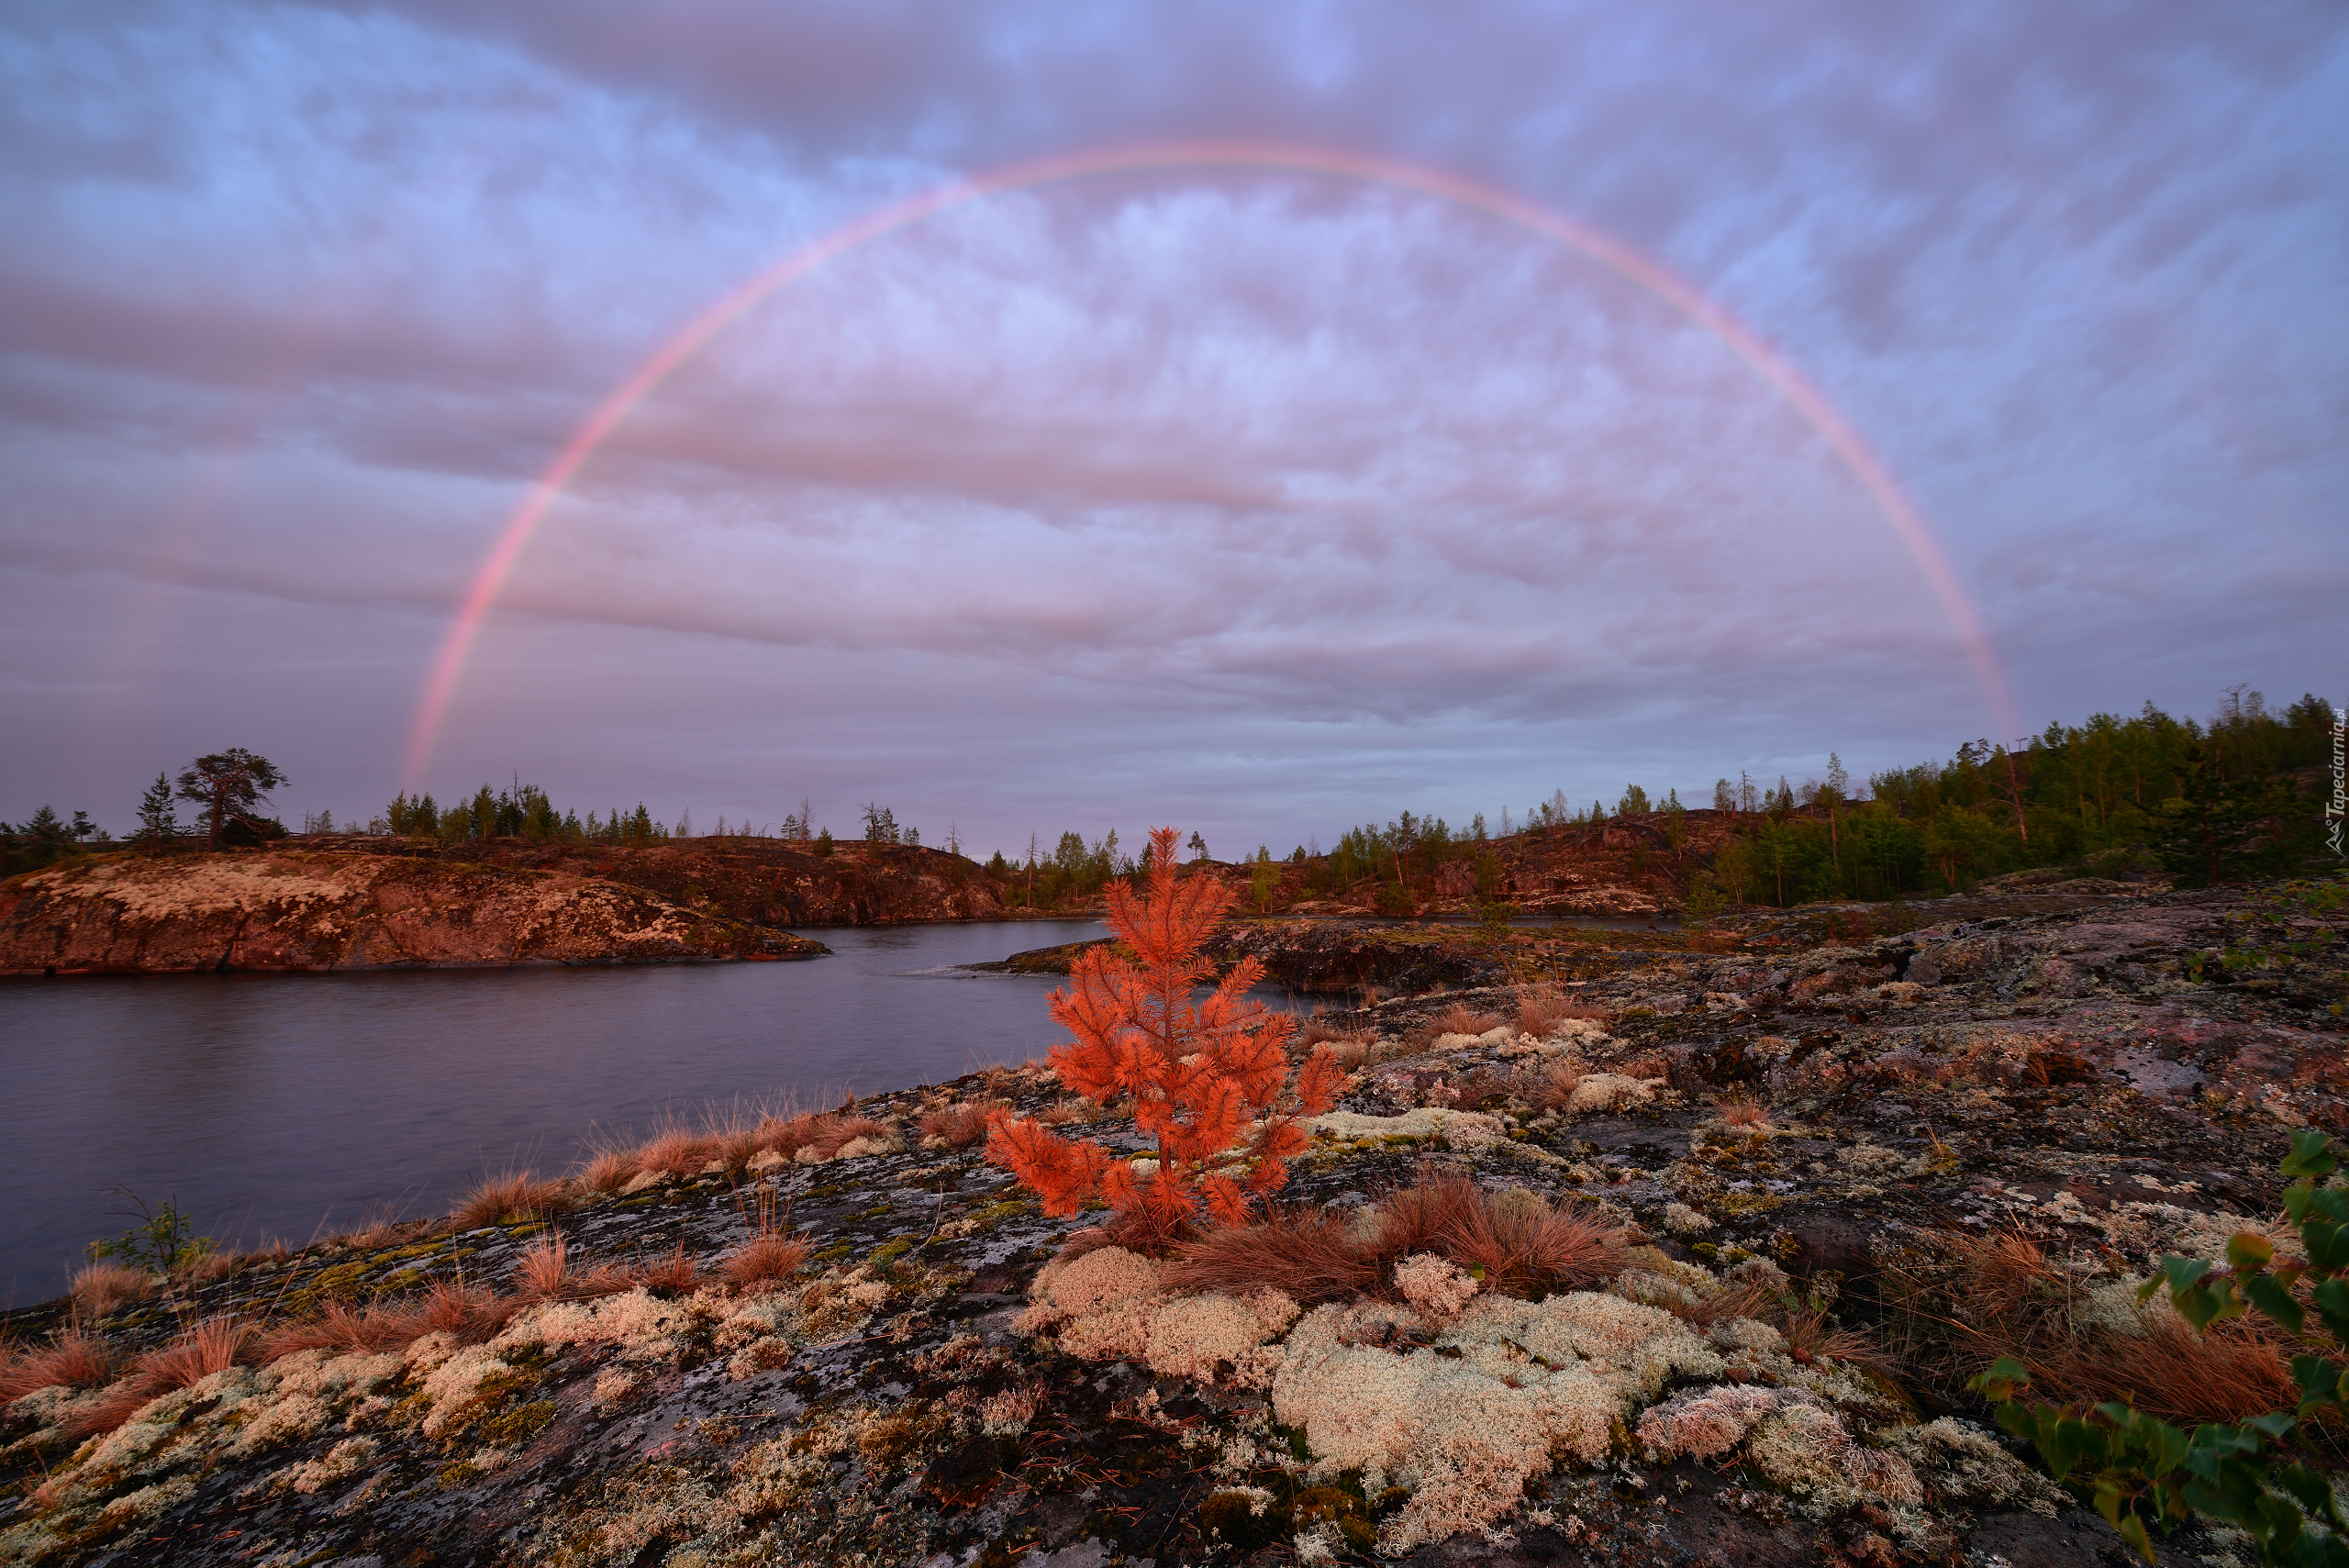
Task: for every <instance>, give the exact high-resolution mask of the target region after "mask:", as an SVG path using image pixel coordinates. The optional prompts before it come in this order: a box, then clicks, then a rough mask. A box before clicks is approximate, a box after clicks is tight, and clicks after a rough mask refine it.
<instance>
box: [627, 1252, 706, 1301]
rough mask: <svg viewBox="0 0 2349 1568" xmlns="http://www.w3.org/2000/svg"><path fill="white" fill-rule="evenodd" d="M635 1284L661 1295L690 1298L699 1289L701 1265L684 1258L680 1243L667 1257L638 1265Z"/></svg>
mask: <svg viewBox="0 0 2349 1568" xmlns="http://www.w3.org/2000/svg"><path fill="white" fill-rule="evenodd" d="M636 1283H637V1284H640V1285H642V1286H643V1287H644V1288H645V1289H647V1290H650V1291H654V1292H658V1293H660V1294H662V1295H666V1296H691V1295H692V1294H693V1293H694V1292H695V1291H696V1290H697V1289H699V1288H700V1287H701V1265H699V1264H698V1263H696V1262H694V1260H693V1259H691V1258H689V1257H687V1256H685V1243H684V1242H683V1241H680V1242H678V1243H677V1250H676V1251H674V1252H672V1253H670V1254H669V1255H668V1256H667V1257H665V1258H662V1259H658V1260H656V1261H655V1262H650V1263H645V1264H642V1265H640V1267H639V1268H638V1269H637V1271H636Z"/></svg>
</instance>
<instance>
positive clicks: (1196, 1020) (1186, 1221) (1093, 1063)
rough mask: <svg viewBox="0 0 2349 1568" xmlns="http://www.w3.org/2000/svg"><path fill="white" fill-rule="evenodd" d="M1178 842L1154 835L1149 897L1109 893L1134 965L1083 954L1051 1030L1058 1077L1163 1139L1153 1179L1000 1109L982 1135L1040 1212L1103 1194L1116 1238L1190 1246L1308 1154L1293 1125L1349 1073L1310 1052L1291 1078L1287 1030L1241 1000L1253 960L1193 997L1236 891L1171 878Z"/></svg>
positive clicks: (1113, 920) (1207, 879) (1114, 887)
mask: <svg viewBox="0 0 2349 1568" xmlns="http://www.w3.org/2000/svg"><path fill="white" fill-rule="evenodd" d="M1179 842H1180V840H1178V839H1177V837H1176V835H1175V829H1174V828H1157V829H1154V830H1153V831H1152V833H1151V836H1150V855H1149V862H1148V870H1147V874H1146V878H1145V884H1144V887H1143V890H1142V891H1141V892H1140V893H1139V894H1137V893H1136V892H1135V891H1134V890H1133V889H1132V888H1130V887H1129V886H1128V885H1127V884H1124V883H1113V884H1111V885H1110V887H1109V911H1108V925H1109V929H1110V930H1111V931H1113V932H1115V933H1116V934H1117V936H1118V938H1119V941H1120V942H1121V943H1122V944H1123V945H1124V946H1125V947H1126V948H1128V949H1130V951H1132V952H1133V953H1134V955H1135V956H1134V957H1133V958H1130V959H1129V958H1125V957H1122V956H1119V954H1118V953H1117V952H1116V951H1114V950H1113V949H1112V948H1111V947H1109V946H1108V945H1103V946H1099V947H1093V948H1087V949H1086V950H1085V952H1084V954H1083V955H1082V956H1081V957H1080V958H1079V959H1078V960H1077V962H1076V965H1075V967H1074V969H1072V970H1071V971H1070V973H1069V984H1068V988H1067V989H1066V990H1063V991H1055V992H1053V993H1052V996H1051V998H1050V1000H1051V1004H1052V1018H1054V1020H1055V1021H1057V1022H1058V1023H1060V1024H1061V1025H1062V1027H1063V1028H1065V1029H1067V1030H1068V1031H1069V1032H1070V1033H1071V1034H1073V1035H1074V1036H1075V1037H1076V1038H1075V1040H1074V1041H1072V1042H1070V1043H1068V1044H1064V1045H1060V1046H1055V1047H1054V1048H1053V1050H1052V1066H1053V1068H1054V1069H1055V1070H1056V1071H1057V1072H1058V1073H1059V1074H1060V1078H1061V1082H1062V1083H1063V1084H1064V1085H1066V1086H1067V1087H1068V1088H1069V1089H1070V1090H1072V1091H1074V1093H1076V1094H1080V1095H1090V1096H1092V1097H1093V1098H1095V1099H1101V1100H1108V1099H1115V1098H1121V1097H1124V1096H1128V1095H1130V1096H1131V1097H1132V1099H1133V1102H1134V1124H1135V1126H1136V1127H1138V1128H1139V1129H1141V1130H1142V1131H1143V1132H1146V1133H1148V1134H1150V1135H1152V1137H1154V1138H1155V1139H1156V1140H1158V1168H1157V1170H1156V1171H1155V1172H1153V1173H1142V1174H1137V1173H1135V1171H1134V1169H1133V1167H1132V1166H1130V1165H1129V1164H1128V1163H1127V1162H1125V1161H1123V1160H1120V1159H1119V1158H1118V1157H1117V1156H1115V1155H1114V1154H1112V1153H1111V1152H1110V1151H1108V1150H1107V1149H1104V1148H1103V1147H1102V1146H1101V1145H1100V1144H1098V1143H1096V1142H1094V1141H1092V1140H1089V1139H1085V1140H1072V1139H1066V1138H1063V1137H1061V1136H1060V1135H1058V1134H1057V1133H1054V1132H1053V1131H1052V1130H1051V1129H1048V1128H1046V1127H1044V1126H1043V1125H1042V1124H1041V1123H1040V1122H1037V1121H1035V1120H1032V1119H1030V1118H1025V1117H1020V1118H1014V1117H1012V1116H1011V1115H1009V1114H1008V1112H1003V1111H997V1112H996V1113H995V1115H994V1116H993V1117H992V1118H990V1130H989V1134H988V1138H987V1159H988V1160H989V1161H991V1162H994V1163H996V1164H998V1165H1002V1166H1004V1167H1006V1168H1007V1169H1008V1170H1009V1171H1011V1173H1013V1174H1014V1175H1016V1176H1017V1177H1018V1178H1019V1181H1020V1182H1021V1183H1022V1184H1025V1185H1027V1186H1028V1187H1030V1188H1031V1189H1033V1190H1034V1191H1035V1193H1036V1194H1037V1195H1039V1196H1040V1197H1041V1198H1042V1199H1043V1202H1044V1209H1045V1212H1047V1213H1049V1214H1062V1215H1065V1214H1074V1213H1075V1212H1076V1208H1077V1205H1078V1204H1079V1203H1080V1202H1081V1201H1083V1200H1084V1199H1085V1198H1088V1197H1091V1196H1094V1195H1099V1196H1101V1197H1103V1198H1106V1199H1107V1200H1108V1204H1109V1207H1111V1208H1112V1209H1113V1210H1115V1211H1116V1218H1115V1219H1114V1220H1113V1221H1112V1224H1111V1229H1113V1231H1115V1232H1116V1233H1118V1234H1119V1236H1120V1237H1121V1238H1122V1239H1126V1240H1135V1241H1140V1242H1146V1243H1150V1242H1155V1243H1163V1242H1165V1241H1169V1240H1175V1239H1177V1238H1179V1237H1182V1236H1184V1235H1186V1234H1188V1233H1190V1231H1191V1230H1192V1229H1194V1228H1195V1227H1196V1226H1197V1223H1198V1221H1199V1220H1200V1218H1202V1217H1203V1215H1206V1214H1211V1215H1212V1216H1213V1217H1214V1218H1216V1219H1218V1220H1219V1221H1221V1222H1222V1223H1224V1224H1227V1225H1238V1224H1244V1223H1246V1222H1247V1220H1248V1218H1249V1217H1250V1213H1251V1210H1252V1207H1253V1206H1254V1205H1255V1204H1257V1203H1259V1202H1260V1201H1262V1200H1263V1199H1264V1198H1265V1197H1266V1196H1268V1195H1271V1194H1272V1193H1275V1192H1277V1191H1279V1190H1280V1188H1281V1186H1282V1185H1283V1184H1285V1183H1286V1181H1287V1180H1288V1169H1287V1164H1286V1162H1287V1161H1288V1159H1289V1158H1290V1157H1291V1156H1293V1155H1295V1154H1297V1153H1300V1152H1302V1151H1303V1150H1304V1149H1305V1146H1306V1143H1307V1135H1306V1132H1305V1129H1303V1128H1302V1127H1300V1126H1298V1125H1297V1122H1298V1119H1299V1118H1301V1117H1306V1116H1318V1115H1319V1114H1320V1113H1321V1112H1323V1111H1326V1110H1327V1109H1329V1107H1330V1102H1331V1101H1332V1100H1333V1099H1334V1098H1335V1096H1336V1095H1337V1090H1338V1085H1339V1083H1340V1082H1341V1079H1342V1078H1343V1076H1344V1073H1343V1072H1342V1070H1341V1068H1340V1067H1339V1065H1338V1062H1337V1059H1336V1058H1335V1057H1334V1056H1332V1055H1331V1054H1330V1052H1329V1051H1325V1050H1317V1051H1314V1052H1313V1054H1312V1055H1311V1056H1310V1057H1308V1059H1307V1060H1306V1062H1305V1063H1304V1065H1303V1067H1302V1068H1300V1069H1299V1070H1298V1071H1297V1074H1296V1079H1295V1082H1294V1084H1292V1083H1291V1081H1290V1070H1289V1062H1288V1058H1287V1055H1286V1052H1285V1051H1284V1049H1283V1048H1284V1047H1285V1046H1286V1043H1287V1041H1288V1039H1289V1035H1290V1032H1291V1030H1292V1029H1294V1027H1295V1020H1294V1019H1292V1018H1288V1017H1286V1015H1283V1014H1278V1013H1275V1012H1273V1011H1272V1010H1271V1009H1269V1008H1267V1007H1266V1006H1264V1004H1263V1003H1261V1002H1258V1001H1255V1000H1253V999H1252V998H1251V997H1250V996H1249V995H1248V992H1249V990H1250V988H1251V987H1252V986H1253V985H1255V984H1256V983H1257V981H1258V980H1260V979H1261V978H1262V977H1263V969H1262V966H1261V965H1259V964H1258V963H1257V962H1256V961H1255V960H1254V959H1252V958H1247V959H1242V960H1241V962H1239V963H1238V964H1237V965H1235V966H1234V967H1233V969H1232V971H1231V973H1230V974H1228V975H1226V976H1225V977H1224V979H1223V981H1222V983H1221V984H1219V985H1218V986H1217V987H1216V988H1215V990H1214V991H1213V992H1212V993H1211V994H1210V995H1208V997H1207V998H1206V999H1205V1000H1204V1001H1200V1002H1197V1003H1195V1002H1193V1000H1192V999H1191V994H1192V990H1193V988H1194V987H1195V986H1197V984H1199V983H1200V982H1201V981H1203V980H1205V979H1207V978H1208V976H1209V975H1211V974H1212V973H1214V965H1213V964H1211V963H1209V962H1207V961H1206V960H1204V959H1202V958H1201V957H1200V956H1199V950H1200V948H1201V947H1202V946H1203V945H1204V944H1205V943H1206V941H1207V940H1208V935H1209V934H1210V933H1211V932H1212V931H1213V930H1214V929H1215V926H1216V922H1217V921H1218V920H1219V919H1220V918H1222V917H1223V914H1224V912H1225V911H1226V910H1227V909H1228V908H1230V906H1231V903H1232V894H1231V891H1230V889H1229V888H1227V887H1225V886H1224V885H1223V884H1221V883H1220V882H1219V881H1217V880H1216V879H1215V878H1214V877H1213V876H1211V875H1203V874H1197V873H1194V874H1192V875H1189V876H1178V874H1177V872H1176V868H1175V852H1176V850H1177V848H1178V845H1179Z"/></svg>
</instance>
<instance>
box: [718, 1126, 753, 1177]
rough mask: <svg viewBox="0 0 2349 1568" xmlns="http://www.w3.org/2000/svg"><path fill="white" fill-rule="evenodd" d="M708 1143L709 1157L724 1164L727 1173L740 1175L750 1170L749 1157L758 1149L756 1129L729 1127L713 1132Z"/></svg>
mask: <svg viewBox="0 0 2349 1568" xmlns="http://www.w3.org/2000/svg"><path fill="white" fill-rule="evenodd" d="M710 1144H711V1151H710V1158H712V1159H714V1160H716V1161H717V1162H718V1163H719V1164H721V1165H723V1166H725V1167H726V1173H727V1174H728V1175H729V1176H735V1177H740V1176H741V1175H742V1174H743V1173H745V1172H747V1171H749V1170H750V1168H751V1157H752V1156H753V1155H755V1154H757V1153H758V1151H759V1133H758V1129H756V1128H753V1127H729V1128H727V1129H724V1130H723V1131H720V1132H718V1133H717V1134H715V1135H714V1136H713V1137H712V1138H711V1140H710Z"/></svg>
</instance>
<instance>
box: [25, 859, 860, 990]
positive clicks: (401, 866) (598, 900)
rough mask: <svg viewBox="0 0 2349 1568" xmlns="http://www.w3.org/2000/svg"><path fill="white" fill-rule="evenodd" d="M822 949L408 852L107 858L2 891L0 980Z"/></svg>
mask: <svg viewBox="0 0 2349 1568" xmlns="http://www.w3.org/2000/svg"><path fill="white" fill-rule="evenodd" d="M823 951H826V950H825V948H824V946H823V944H822V943H820V942H816V941H810V940H807V938H804V937H796V936H793V935H791V934H790V933H788V932H785V931H778V930H774V929H766V928H763V927H761V926H758V925H754V924H751V923H750V922H747V921H744V920H740V919H738V918H734V917H730V916H729V915H727V914H726V913H724V912H723V911H721V910H718V909H712V908H707V907H703V908H693V907H687V906H684V905H682V904H680V903H676V902H673V901H671V900H669V899H666V898H662V897H660V896H658V895H654V894H651V893H649V892H647V891H645V890H643V889H641V888H638V887H629V886H622V885H620V884H618V883H615V882H611V881H607V880H602V879H598V878H595V877H592V876H586V875H582V874H577V873H567V872H555V871H535V870H523V869H519V868H514V867H507V866H499V865H484V864H481V863H477V862H460V861H442V860H430V859H419V858H416V857H408V856H391V855H351V854H329V853H320V852H317V851H298V850H279V851H267V852H262V853H228V854H200V855H174V856H169V857H165V858H161V859H148V858H144V857H140V856H136V855H111V856H106V857H103V858H100V859H95V860H89V861H83V862H75V863H73V864H71V865H65V866H55V867H51V868H50V869H49V870H46V871H39V872H32V873H27V874H25V875H23V876H18V877H14V878H11V879H10V880H8V881H7V882H6V883H0V973H17V974H27V973H31V974H39V973H52V974H76V973H173V972H186V971H191V970H229V969H242V970H343V969H384V968H418V967H435V966H450V967H458V966H470V965H484V964H488V965H495V964H516V963H674V962H689V961H695V960H713V959H776V958H804V957H811V956H813V955H815V954H818V953H821V952H823Z"/></svg>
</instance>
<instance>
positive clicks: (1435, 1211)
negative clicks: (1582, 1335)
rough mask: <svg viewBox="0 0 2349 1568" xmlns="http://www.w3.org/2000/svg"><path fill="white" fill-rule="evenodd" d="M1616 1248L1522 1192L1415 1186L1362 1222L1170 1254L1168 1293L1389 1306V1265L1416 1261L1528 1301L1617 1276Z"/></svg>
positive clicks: (1272, 1224)
mask: <svg viewBox="0 0 2349 1568" xmlns="http://www.w3.org/2000/svg"><path fill="white" fill-rule="evenodd" d="M1626 1248H1627V1243H1626V1240H1625V1236H1624V1233H1623V1232H1622V1231H1621V1230H1620V1229H1613V1228H1610V1227H1608V1226H1603V1225H1598V1224H1595V1223H1593V1222H1591V1221H1589V1220H1586V1219H1584V1218H1581V1217H1580V1216H1578V1215H1576V1214H1575V1213H1573V1212H1572V1211H1571V1210H1569V1209H1566V1208H1563V1207H1558V1206H1556V1205H1553V1204H1552V1203H1550V1202H1548V1201H1547V1200H1545V1199H1543V1198H1542V1197H1540V1196H1538V1195H1534V1194H1531V1193H1525V1192H1508V1193H1487V1192H1486V1191H1485V1190H1483V1189H1482V1188H1480V1187H1478V1186H1477V1185H1476V1184H1475V1183H1474V1182H1471V1181H1469V1180H1468V1179H1467V1178H1466V1177H1464V1176H1459V1175H1453V1174H1441V1175H1432V1176H1425V1177H1422V1178H1421V1179H1420V1180H1419V1182H1417V1183H1415V1184H1412V1185H1411V1186H1408V1187H1402V1188H1398V1189H1397V1190H1396V1191H1394V1192H1392V1193H1389V1194H1388V1195H1386V1199H1385V1200H1384V1201H1383V1202H1382V1203H1381V1204H1380V1205H1379V1206H1378V1207H1377V1208H1376V1209H1375V1210H1374V1211H1372V1213H1371V1214H1370V1215H1369V1216H1368V1217H1367V1219H1366V1221H1365V1222H1364V1223H1359V1224H1357V1223H1355V1222H1353V1221H1349V1220H1346V1219H1341V1218H1337V1217H1335V1216H1331V1215H1328V1214H1323V1213H1319V1212H1318V1211H1311V1210H1307V1211H1302V1212H1298V1211H1287V1212H1283V1213H1279V1214H1275V1215H1274V1216H1273V1217H1271V1218H1267V1219H1266V1220H1265V1222H1264V1223H1263V1224H1261V1225H1251V1226H1226V1227H1222V1228H1219V1229H1215V1230H1211V1231H1209V1232H1208V1233H1207V1234H1206V1235H1204V1236H1202V1237H1200V1238H1198V1239H1197V1240H1194V1241H1191V1242H1189V1243H1187V1244H1186V1245H1183V1246H1181V1247H1179V1248H1178V1249H1177V1250H1176V1256H1175V1262H1173V1263H1171V1264H1169V1265H1168V1267H1167V1270H1166V1276H1165V1277H1166V1281H1167V1284H1169V1286H1171V1287H1172V1288H1174V1289H1176V1290H1217V1291H1222V1292H1224V1293H1226V1294H1227V1295H1242V1294H1245V1293H1246V1292H1248V1291H1251V1290H1255V1289H1258V1288H1260V1287H1266V1286H1269V1287H1270V1288H1272V1289H1274V1290H1277V1291H1280V1292H1281V1293H1282V1294H1284V1295H1286V1296H1288V1297H1289V1298H1290V1299H1291V1300H1293V1301H1296V1302H1298V1303H1300V1304H1302V1305H1307V1306H1309V1305H1312V1304H1313V1303H1315V1302H1321V1301H1338V1300H1343V1299H1346V1298H1348V1297H1351V1296H1391V1295H1392V1294H1393V1286H1392V1280H1393V1276H1394V1271H1395V1265H1396V1264H1397V1262H1401V1261H1402V1260H1403V1259H1404V1258H1406V1257H1408V1256H1410V1255H1411V1254H1413V1253H1416V1252H1427V1253H1433V1254H1435V1255H1437V1256H1439V1257H1442V1258H1446V1259H1449V1260H1450V1261H1451V1262H1454V1263H1457V1264H1459V1265H1460V1266H1461V1267H1463V1268H1465V1269H1472V1270H1477V1269H1481V1270H1482V1271H1483V1274H1484V1288H1485V1289H1486V1290H1490V1291H1494V1292H1497V1293H1498V1294H1500V1295H1504V1296H1523V1297H1528V1298H1538V1297H1540V1296H1547V1295H1550V1294H1553V1293H1554V1292H1557V1291H1561V1290H1571V1289H1574V1288H1575V1287H1576V1286H1579V1285H1586V1284H1597V1283H1598V1282H1600V1281H1603V1280H1609V1279H1612V1278H1613V1277H1615V1275H1617V1274H1619V1273H1621V1272H1622V1271H1623V1266H1624V1262H1625V1254H1626Z"/></svg>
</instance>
